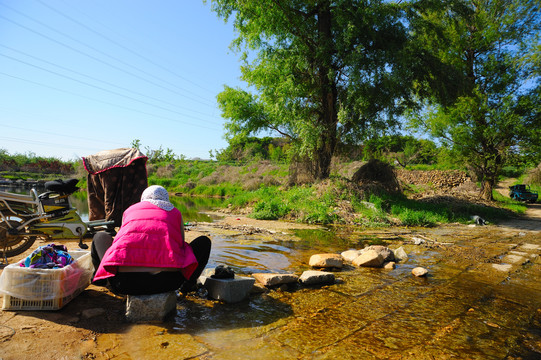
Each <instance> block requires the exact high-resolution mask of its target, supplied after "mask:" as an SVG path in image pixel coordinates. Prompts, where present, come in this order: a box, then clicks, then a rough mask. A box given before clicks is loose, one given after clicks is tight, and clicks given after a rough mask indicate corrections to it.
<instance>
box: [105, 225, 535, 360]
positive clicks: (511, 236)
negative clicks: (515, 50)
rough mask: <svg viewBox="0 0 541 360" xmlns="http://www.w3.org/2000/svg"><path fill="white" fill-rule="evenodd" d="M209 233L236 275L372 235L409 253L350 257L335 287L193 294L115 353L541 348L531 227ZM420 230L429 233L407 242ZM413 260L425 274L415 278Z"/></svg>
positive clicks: (298, 261) (497, 354)
mask: <svg viewBox="0 0 541 360" xmlns="http://www.w3.org/2000/svg"><path fill="white" fill-rule="evenodd" d="M209 235H210V237H211V238H212V241H213V250H212V255H211V259H210V262H209V267H214V266H215V265H218V264H226V265H229V266H231V267H232V268H233V269H234V270H235V272H236V273H237V274H242V275H250V274H252V273H255V272H279V273H295V274H297V275H300V274H301V273H302V271H304V270H309V266H308V260H309V258H310V256H311V255H313V254H316V253H339V252H341V251H344V250H347V249H350V248H357V249H358V248H362V247H364V246H366V245H369V244H382V245H386V246H389V247H391V248H397V247H399V246H403V247H404V249H405V250H406V252H407V253H408V255H409V256H408V260H407V261H404V262H401V263H398V264H397V266H396V268H395V269H393V270H383V269H371V268H356V267H353V266H346V267H345V268H343V269H342V270H341V271H337V272H335V276H336V278H337V279H338V280H337V282H336V283H335V284H333V285H325V286H316V287H302V286H299V285H294V286H290V287H289V288H287V289H273V290H271V291H269V292H267V293H264V294H254V295H251V296H250V298H249V299H247V300H245V301H243V302H240V303H236V304H224V303H219V302H215V301H211V300H207V299H205V298H201V297H198V296H196V295H193V296H192V295H189V296H186V297H184V298H182V299H181V300H180V301H179V303H178V308H177V313H176V315H175V316H174V317H173V318H172V319H171V320H170V321H169V322H168V323H165V324H162V325H161V326H155V325H135V326H134V327H133V328H131V330H130V331H128V332H127V333H125V334H123V335H122V336H121V339H119V338H115V339H116V340H115V341H117V342H118V343H121V344H123V345H120V346H119V347H118V350H119V351H120V349H122V351H125V352H126V353H127V354H129V358H133V359H137V358H140V357H151V358H164V359H169V358H178V359H192V358H193V359H539V358H541V282H540V280H541V266H540V261H539V259H538V255H539V254H540V253H541V239H540V235H539V232H522V231H518V230H516V229H507V228H499V227H495V226H487V227H475V228H472V227H466V226H445V227H438V228H434V229H387V230H377V231H375V230H374V231H369V230H366V229H365V230H364V231H363V230H362V229H351V228H345V227H344V228H334V229H319V230H298V231H296V232H295V233H294V234H292V235H283V234H280V235H275V236H268V235H261V234H255V235H246V234H243V233H239V232H235V231H234V230H232V231H231V233H230V234H227V233H224V232H223V231H219V232H218V231H217V232H216V233H214V234H213V233H210V234H209ZM416 236H422V238H424V239H427V240H428V241H426V242H424V243H422V244H420V245H415V244H414V241H411V239H413V238H415V237H416ZM417 266H422V267H425V268H427V269H428V270H429V274H428V276H427V277H424V278H416V277H414V276H412V274H411V270H412V269H413V268H414V267H417ZM115 336H117V335H115ZM102 340H103V341H105V338H102Z"/></svg>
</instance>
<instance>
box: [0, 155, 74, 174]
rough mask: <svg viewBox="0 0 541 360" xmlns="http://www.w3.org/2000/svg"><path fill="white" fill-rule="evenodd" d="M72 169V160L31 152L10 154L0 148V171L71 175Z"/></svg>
mask: <svg viewBox="0 0 541 360" xmlns="http://www.w3.org/2000/svg"><path fill="white" fill-rule="evenodd" d="M74 170H75V162H74V161H62V160H60V159H57V158H54V157H42V156H37V155H36V154H34V153H32V152H29V153H27V154H10V153H9V152H8V151H7V150H5V149H0V171H5V172H11V173H19V175H21V174H22V173H29V174H31V176H30V177H41V175H49V176H51V175H60V176H64V175H71V174H73V173H74Z"/></svg>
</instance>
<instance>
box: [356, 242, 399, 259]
mask: <svg viewBox="0 0 541 360" xmlns="http://www.w3.org/2000/svg"><path fill="white" fill-rule="evenodd" d="M370 250H374V251H375V252H377V253H378V254H380V255H381V256H383V261H394V253H393V251H392V250H391V249H389V248H388V247H387V246H383V245H370V246H368V247H366V248H364V249H362V250H361V251H362V252H363V253H364V252H366V251H370Z"/></svg>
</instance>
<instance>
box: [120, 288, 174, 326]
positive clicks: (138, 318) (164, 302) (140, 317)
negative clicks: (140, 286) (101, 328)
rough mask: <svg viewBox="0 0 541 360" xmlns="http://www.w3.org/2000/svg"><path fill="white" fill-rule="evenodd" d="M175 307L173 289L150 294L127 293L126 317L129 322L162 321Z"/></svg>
mask: <svg viewBox="0 0 541 360" xmlns="http://www.w3.org/2000/svg"><path fill="white" fill-rule="evenodd" d="M176 308H177V296H176V294H175V292H174V291H171V292H166V293H160V294H152V295H128V297H127V300H126V319H127V320H128V321H129V322H147V321H162V320H163V319H164V318H165V317H166V316H167V315H168V314H169V313H171V312H172V311H173V310H175V309H176Z"/></svg>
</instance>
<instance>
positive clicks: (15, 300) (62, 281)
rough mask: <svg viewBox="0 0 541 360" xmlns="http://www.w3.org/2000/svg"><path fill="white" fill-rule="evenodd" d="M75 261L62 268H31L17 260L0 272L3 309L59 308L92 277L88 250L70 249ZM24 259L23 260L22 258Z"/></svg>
mask: <svg viewBox="0 0 541 360" xmlns="http://www.w3.org/2000/svg"><path fill="white" fill-rule="evenodd" d="M69 254H70V255H71V256H72V257H73V259H74V262H73V263H72V264H70V265H68V266H65V267H63V268H61V269H31V268H25V267H20V262H19V263H16V264H11V265H8V266H6V267H5V268H4V270H3V272H2V275H0V292H2V293H3V294H4V301H3V304H2V309H4V310H58V309H60V308H62V307H63V306H64V305H66V304H67V303H68V302H70V301H71V300H72V299H73V298H75V297H76V296H77V295H79V294H80V293H81V292H82V291H83V290H84V289H85V288H86V287H87V286H88V285H89V284H90V281H91V278H92V273H93V266H92V260H91V257H90V252H89V251H69ZM22 261H24V260H22Z"/></svg>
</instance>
